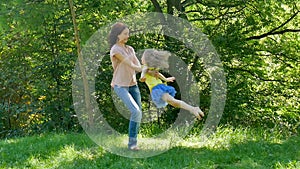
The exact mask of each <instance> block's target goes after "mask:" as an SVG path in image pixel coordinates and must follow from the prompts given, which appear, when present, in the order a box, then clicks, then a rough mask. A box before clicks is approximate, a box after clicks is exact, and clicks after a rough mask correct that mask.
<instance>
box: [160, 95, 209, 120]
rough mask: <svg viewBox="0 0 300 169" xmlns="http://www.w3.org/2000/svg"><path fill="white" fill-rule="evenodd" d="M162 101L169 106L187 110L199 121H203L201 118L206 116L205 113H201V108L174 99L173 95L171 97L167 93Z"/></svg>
mask: <svg viewBox="0 0 300 169" xmlns="http://www.w3.org/2000/svg"><path fill="white" fill-rule="evenodd" d="M162 99H163V100H164V101H165V102H167V103H168V104H170V105H172V106H173V107H179V108H182V109H185V110H187V111H189V112H191V113H192V114H194V115H195V116H196V117H197V118H198V119H199V120H200V119H201V116H202V117H203V116H204V113H203V112H202V111H201V109H200V108H199V107H193V106H191V105H189V104H187V103H186V102H184V101H182V100H177V99H175V98H174V97H172V96H171V95H169V94H168V93H165V94H164V95H163V96H162Z"/></svg>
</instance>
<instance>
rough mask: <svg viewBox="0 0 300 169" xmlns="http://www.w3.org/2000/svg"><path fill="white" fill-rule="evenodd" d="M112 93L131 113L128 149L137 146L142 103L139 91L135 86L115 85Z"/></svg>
mask: <svg viewBox="0 0 300 169" xmlns="http://www.w3.org/2000/svg"><path fill="white" fill-rule="evenodd" d="M114 91H115V93H116V94H117V95H118V97H119V98H120V99H121V100H122V102H123V103H124V104H125V105H126V107H127V108H128V109H129V111H130V113H131V115H130V121H129V129H128V130H129V131H128V135H129V142H128V147H129V148H130V147H132V146H135V145H136V144H137V134H138V131H139V127H140V123H141V120H142V106H141V105H142V103H141V93H140V89H139V87H138V86H137V85H134V86H129V87H123V86H118V85H115V86H114Z"/></svg>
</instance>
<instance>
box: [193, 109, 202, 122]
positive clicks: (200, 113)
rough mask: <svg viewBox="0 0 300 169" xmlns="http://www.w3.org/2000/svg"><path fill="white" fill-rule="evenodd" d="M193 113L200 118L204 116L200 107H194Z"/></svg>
mask: <svg viewBox="0 0 300 169" xmlns="http://www.w3.org/2000/svg"><path fill="white" fill-rule="evenodd" d="M192 113H193V114H194V115H195V116H196V117H197V119H198V120H201V119H202V117H204V113H203V112H202V110H201V109H200V108H199V107H194V109H193V111H192Z"/></svg>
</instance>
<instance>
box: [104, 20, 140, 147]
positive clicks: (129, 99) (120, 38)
mask: <svg viewBox="0 0 300 169" xmlns="http://www.w3.org/2000/svg"><path fill="white" fill-rule="evenodd" d="M128 38H129V29H128V27H127V26H126V25H125V24H123V23H120V22H118V23H115V24H114V25H113V26H112V28H111V31H110V34H109V43H110V59H111V62H112V66H113V70H114V72H113V78H112V81H111V86H112V87H113V89H114V91H115V93H116V94H117V96H118V97H119V98H120V99H121V100H122V102H123V103H124V104H125V105H126V107H127V108H128V109H129V111H130V113H131V115H130V122H129V132H128V135H129V142H128V149H129V150H134V151H135V150H139V148H138V146H137V135H138V131H139V126H140V123H141V119H142V110H141V94H140V90H139V87H138V86H137V80H136V71H138V72H141V71H142V69H141V64H140V62H139V60H138V59H137V57H136V55H135V51H134V49H133V48H132V47H131V46H129V45H126V43H127V41H128Z"/></svg>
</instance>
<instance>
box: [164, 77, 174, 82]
mask: <svg viewBox="0 0 300 169" xmlns="http://www.w3.org/2000/svg"><path fill="white" fill-rule="evenodd" d="M174 80H175V77H168V78H166V81H167V82H173V81H174Z"/></svg>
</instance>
